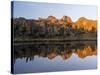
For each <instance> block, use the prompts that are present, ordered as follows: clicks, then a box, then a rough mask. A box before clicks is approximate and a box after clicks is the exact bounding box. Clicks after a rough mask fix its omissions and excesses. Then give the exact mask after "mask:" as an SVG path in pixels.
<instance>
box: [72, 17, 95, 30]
mask: <svg viewBox="0 0 100 75" xmlns="http://www.w3.org/2000/svg"><path fill="white" fill-rule="evenodd" d="M72 27H73V28H75V29H81V28H82V29H84V30H85V31H97V21H96V20H90V19H86V18H84V17H80V18H79V19H78V20H77V21H76V22H75V23H73V25H72Z"/></svg>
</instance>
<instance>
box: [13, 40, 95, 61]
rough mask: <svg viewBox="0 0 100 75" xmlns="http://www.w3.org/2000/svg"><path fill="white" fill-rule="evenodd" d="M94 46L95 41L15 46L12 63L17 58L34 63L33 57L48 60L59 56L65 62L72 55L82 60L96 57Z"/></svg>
mask: <svg viewBox="0 0 100 75" xmlns="http://www.w3.org/2000/svg"><path fill="white" fill-rule="evenodd" d="M96 45H97V43H96V41H74V42H71V41H69V42H61V43H48V44H47V43H38V44H15V45H14V63H16V60H17V59H19V58H20V59H21V58H26V59H25V60H26V62H29V61H34V59H35V56H38V58H40V57H43V58H48V59H49V60H53V59H54V58H55V57H57V56H60V57H61V58H62V59H63V60H67V59H70V58H71V56H72V54H76V55H77V56H78V57H79V58H81V59H83V58H85V57H87V56H93V55H95V56H96V55H97V46H96ZM36 59H37V58H36Z"/></svg>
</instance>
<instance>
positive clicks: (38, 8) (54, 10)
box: [13, 1, 97, 21]
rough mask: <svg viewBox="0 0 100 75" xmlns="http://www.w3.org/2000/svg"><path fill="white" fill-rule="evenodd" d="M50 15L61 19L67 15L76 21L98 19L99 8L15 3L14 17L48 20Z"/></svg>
mask: <svg viewBox="0 0 100 75" xmlns="http://www.w3.org/2000/svg"><path fill="white" fill-rule="evenodd" d="M49 15H52V16H55V17H56V18H58V19H60V18H61V17H62V16H64V15H66V16H69V17H71V19H72V20H73V21H76V20H77V19H78V18H79V17H86V18H89V19H97V7H96V6H91V5H89V6H88V5H74V4H55V3H38V2H25V1H14V7H13V17H24V18H27V19H37V18H39V17H42V18H47V17H48V16H49Z"/></svg>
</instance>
